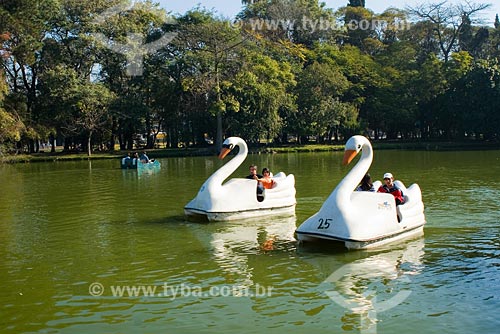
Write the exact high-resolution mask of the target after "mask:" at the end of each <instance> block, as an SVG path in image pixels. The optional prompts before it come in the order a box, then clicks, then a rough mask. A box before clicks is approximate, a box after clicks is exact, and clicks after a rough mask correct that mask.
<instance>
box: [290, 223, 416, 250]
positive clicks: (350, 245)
mask: <svg viewBox="0 0 500 334" xmlns="http://www.w3.org/2000/svg"><path fill="white" fill-rule="evenodd" d="M424 225H425V222H424V223H422V224H421V225H419V226H415V227H413V228H410V229H403V230H401V231H399V232H396V233H393V234H389V235H381V236H378V237H374V238H371V239H347V238H342V237H336V236H334V235H328V234H321V233H310V232H299V231H296V232H295V233H296V235H297V240H299V242H315V241H319V240H330V241H334V242H340V243H344V245H345V247H346V248H347V249H370V248H374V247H379V246H383V245H386V244H389V243H393V242H397V241H401V240H404V239H408V238H412V237H416V236H419V235H423V234H424Z"/></svg>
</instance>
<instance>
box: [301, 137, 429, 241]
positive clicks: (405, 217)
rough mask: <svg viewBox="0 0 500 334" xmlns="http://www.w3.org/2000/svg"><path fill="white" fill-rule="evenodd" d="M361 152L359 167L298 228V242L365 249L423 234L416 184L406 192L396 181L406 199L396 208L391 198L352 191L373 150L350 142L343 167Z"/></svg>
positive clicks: (359, 139) (365, 141)
mask: <svg viewBox="0 0 500 334" xmlns="http://www.w3.org/2000/svg"><path fill="white" fill-rule="evenodd" d="M360 151H361V152H362V154H361V158H360V159H359V161H358V163H357V164H356V165H355V166H354V167H353V168H352V169H351V171H350V172H349V173H348V174H347V175H346V176H345V177H344V179H342V180H341V181H340V183H339V184H338V185H337V187H336V188H335V189H334V190H333V192H332V193H331V194H330V196H329V197H328V198H327V199H326V201H325V202H324V203H323V206H322V207H321V209H320V210H319V211H318V212H317V213H316V214H314V215H313V216H311V217H310V218H308V219H307V220H306V221H304V222H303V223H302V224H301V225H300V226H299V227H298V228H297V230H296V231H295V233H296V235H297V239H298V240H299V241H305V242H307V241H317V240H320V239H326V240H333V241H339V242H343V243H344V244H345V246H346V247H347V248H348V249H366V248H372V247H376V246H380V245H384V244H387V243H390V242H394V241H397V240H401V239H404V238H407V237H410V236H415V235H418V234H423V228H424V224H425V216H424V204H423V202H422V194H421V191H420V187H419V186H418V185H417V184H412V185H411V186H410V187H408V188H406V187H405V186H404V185H403V184H402V182H400V181H395V183H397V184H398V186H399V187H400V188H401V189H402V191H403V195H404V197H405V203H404V204H402V205H399V206H397V207H396V201H395V199H394V196H393V195H391V194H386V193H377V192H369V191H354V189H355V188H356V187H357V185H358V184H359V182H360V180H361V179H362V178H363V176H364V175H365V174H366V172H368V169H369V168H370V166H371V163H372V160H373V150H372V146H371V144H370V142H369V140H368V139H367V138H365V137H363V136H353V137H351V138H349V140H348V141H347V143H346V145H345V155H344V162H343V163H344V164H349V163H350V162H351V161H352V159H353V158H354V157H355V156H356V155H357V154H358V153H359V152H360ZM378 182H379V181H377V183H378ZM398 217H399V220H400V221H399V222H398Z"/></svg>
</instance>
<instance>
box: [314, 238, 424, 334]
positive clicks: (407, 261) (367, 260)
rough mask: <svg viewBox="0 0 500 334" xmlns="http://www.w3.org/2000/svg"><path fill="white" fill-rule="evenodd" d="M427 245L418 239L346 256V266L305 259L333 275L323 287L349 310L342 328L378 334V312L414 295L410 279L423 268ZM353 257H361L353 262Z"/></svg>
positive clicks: (330, 275)
mask: <svg viewBox="0 0 500 334" xmlns="http://www.w3.org/2000/svg"><path fill="white" fill-rule="evenodd" d="M424 246H425V242H424V238H419V239H416V240H411V241H409V242H407V243H401V244H393V245H388V248H384V249H382V250H380V249H378V250H377V251H376V252H374V251H370V252H357V254H356V252H353V253H349V254H347V253H346V254H345V257H344V260H346V262H344V263H343V264H341V263H339V262H338V261H335V262H334V263H332V262H331V261H330V260H329V258H328V257H326V256H318V257H314V258H309V259H307V257H306V258H305V260H306V261H308V262H311V263H313V264H314V265H315V266H317V267H319V268H320V269H321V270H322V272H323V273H325V270H326V273H327V274H328V273H330V274H329V276H328V277H327V278H326V279H325V280H324V281H323V283H322V285H321V288H324V289H325V294H326V295H327V296H328V297H329V298H330V299H331V300H332V301H333V302H334V303H335V304H337V305H339V306H341V307H342V308H344V309H345V310H346V311H345V313H344V315H343V316H342V318H341V320H342V329H343V330H345V331H358V330H360V331H361V333H376V332H377V331H376V329H377V322H378V320H377V313H381V312H384V311H387V310H390V309H392V308H394V307H397V306H398V305H400V304H401V303H403V302H405V300H406V299H407V298H408V297H409V295H410V294H411V290H410V288H409V286H410V285H411V277H412V276H414V275H418V274H420V273H421V271H422V268H423V263H422V261H423V256H424ZM389 247H390V248H389ZM352 254H354V255H352ZM353 256H361V257H362V258H360V259H357V260H354V261H351V260H352V257H353ZM329 263H330V266H329V265H328V264H329ZM328 267H329V268H330V269H327V268H328Z"/></svg>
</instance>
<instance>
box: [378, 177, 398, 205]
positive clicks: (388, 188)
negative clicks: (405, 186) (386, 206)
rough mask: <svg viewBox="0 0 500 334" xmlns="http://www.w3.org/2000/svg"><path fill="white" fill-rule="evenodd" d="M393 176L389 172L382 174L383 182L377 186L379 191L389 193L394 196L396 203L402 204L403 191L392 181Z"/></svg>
mask: <svg viewBox="0 0 500 334" xmlns="http://www.w3.org/2000/svg"><path fill="white" fill-rule="evenodd" d="M393 181H394V176H393V175H392V174H391V173H385V174H384V184H383V185H381V186H380V188H378V190H377V192H379V193H389V194H391V195H393V196H394V199H395V200H396V205H400V204H404V203H405V199H404V197H403V192H402V191H401V189H399V188H398V187H397V186H396V185H395V184H394V183H393Z"/></svg>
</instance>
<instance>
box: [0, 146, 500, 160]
mask: <svg viewBox="0 0 500 334" xmlns="http://www.w3.org/2000/svg"><path fill="white" fill-rule="evenodd" d="M372 145H373V148H374V150H422V151H461V150H491V149H500V143H496V142H477V141H468V142H403V141H393V142H391V141H375V142H372ZM343 149H344V145H343V144H342V145H340V144H339V145H318V144H311V145H287V146H259V147H250V148H249V152H250V154H268V153H271V154H272V153H293V152H327V151H341V150H343ZM126 152H129V151H114V152H97V153H93V154H92V156H91V157H88V156H87V154H86V153H65V152H60V151H58V152H55V153H50V152H41V153H34V154H18V155H2V156H0V163H23V162H24V163H26V162H51V161H70V160H88V159H92V160H98V159H119V158H121V157H123V156H124V155H125V154H126ZM132 152H135V151H132ZM137 152H140V150H137ZM147 152H148V155H149V157H150V158H167V157H188V156H207V155H215V151H214V148H213V146H212V147H206V148H177V149H173V148H167V149H151V150H147Z"/></svg>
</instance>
